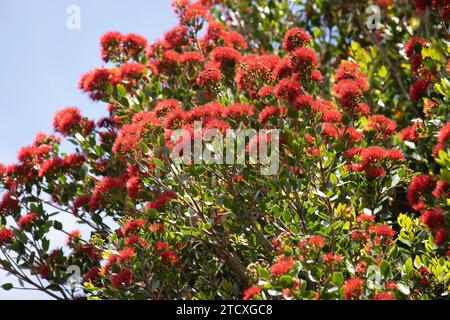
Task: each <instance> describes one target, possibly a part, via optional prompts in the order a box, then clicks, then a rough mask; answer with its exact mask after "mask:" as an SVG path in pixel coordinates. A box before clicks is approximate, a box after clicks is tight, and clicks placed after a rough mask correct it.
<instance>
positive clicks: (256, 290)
mask: <svg viewBox="0 0 450 320" xmlns="http://www.w3.org/2000/svg"><path fill="white" fill-rule="evenodd" d="M260 292H261V288H260V287H258V286H251V287H250V288H248V289H246V290H244V296H243V298H242V299H243V300H250V299H251V298H253V297H254V296H256V295H258V294H260Z"/></svg>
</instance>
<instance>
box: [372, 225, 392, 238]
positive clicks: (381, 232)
mask: <svg viewBox="0 0 450 320" xmlns="http://www.w3.org/2000/svg"><path fill="white" fill-rule="evenodd" d="M369 231H370V232H373V233H375V234H376V235H377V236H378V237H385V238H392V237H395V235H396V234H397V232H395V231H394V230H393V229H392V227H391V226H388V225H387V224H380V225H376V226H371V227H370V228H369Z"/></svg>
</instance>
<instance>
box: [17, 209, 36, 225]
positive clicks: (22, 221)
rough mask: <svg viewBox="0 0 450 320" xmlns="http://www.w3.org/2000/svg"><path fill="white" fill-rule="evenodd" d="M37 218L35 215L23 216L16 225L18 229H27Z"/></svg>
mask: <svg viewBox="0 0 450 320" xmlns="http://www.w3.org/2000/svg"><path fill="white" fill-rule="evenodd" d="M37 218H38V216H37V214H36V213H29V214H27V215H24V216H22V217H20V219H19V222H17V225H18V226H19V228H20V229H25V228H27V227H29V226H30V225H31V224H32V223H33V222H34V221H36V220H37Z"/></svg>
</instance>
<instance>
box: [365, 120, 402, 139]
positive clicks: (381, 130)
mask: <svg viewBox="0 0 450 320" xmlns="http://www.w3.org/2000/svg"><path fill="white" fill-rule="evenodd" d="M367 126H368V127H369V128H370V129H372V130H373V131H375V133H376V134H378V135H380V137H381V138H389V137H390V136H392V135H394V134H395V133H396V130H397V123H396V122H395V121H394V120H391V119H389V118H386V117H385V116H382V115H373V116H370V117H369V123H368V124H367Z"/></svg>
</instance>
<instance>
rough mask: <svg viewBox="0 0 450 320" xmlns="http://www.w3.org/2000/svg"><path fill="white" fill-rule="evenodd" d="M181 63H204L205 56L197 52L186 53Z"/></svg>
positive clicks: (182, 56)
mask: <svg viewBox="0 0 450 320" xmlns="http://www.w3.org/2000/svg"><path fill="white" fill-rule="evenodd" d="M181 61H182V62H183V63H187V64H194V63H201V62H203V56H202V55H201V54H199V53H197V52H185V53H183V54H182V55H181Z"/></svg>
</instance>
